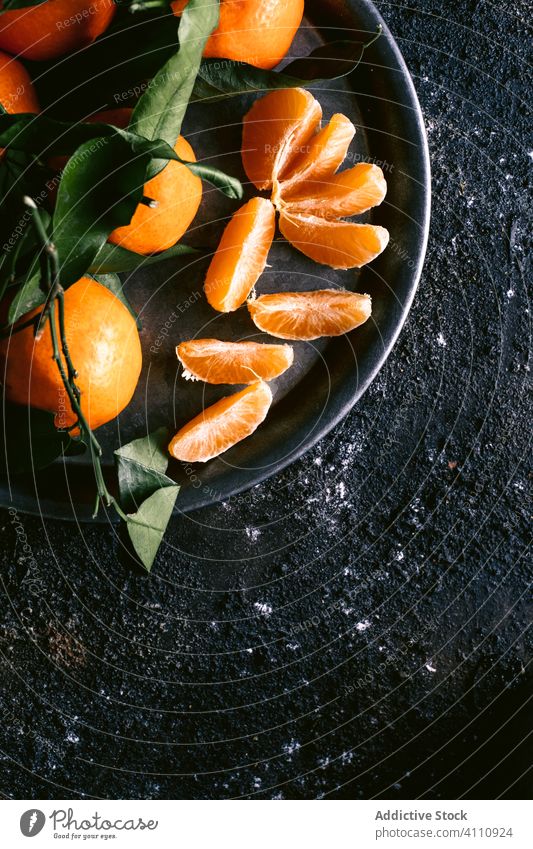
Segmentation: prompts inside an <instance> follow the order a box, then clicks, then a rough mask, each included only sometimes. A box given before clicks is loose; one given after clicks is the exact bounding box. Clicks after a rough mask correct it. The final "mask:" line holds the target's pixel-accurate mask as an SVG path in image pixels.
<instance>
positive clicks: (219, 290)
mask: <svg viewBox="0 0 533 849" xmlns="http://www.w3.org/2000/svg"><path fill="white" fill-rule="evenodd" d="M275 229H276V211H275V209H274V207H273V206H272V204H271V202H270V201H269V200H266V199H265V198H252V200H250V201H248V203H245V204H244V206H242V207H241V208H240V209H239V210H237V212H235V213H234V215H233V216H232V217H231V220H230V222H229V224H228V225H227V227H226V229H225V230H224V233H223V235H222V239H221V240H220V244H219V246H218V248H217V250H216V252H215V254H214V256H213V259H212V260H211V264H210V266H209V269H208V271H207V276H206V278H205V284H204V289H205V294H206V297H207V300H208V301H209V303H210V304H211V306H212V307H213V308H214V309H216V310H218V311H219V312H232V311H233V310H236V309H237V308H238V307H240V306H241V304H243V303H244V302H245V300H246V298H247V297H248V295H249V294H250V292H251V291H252V289H253V287H254V286H255V284H256V282H257V280H258V278H259V277H260V275H261V274H262V272H263V270H264V268H265V265H266V261H267V257H268V252H269V250H270V246H271V244H272V239H273V238H274V232H275Z"/></svg>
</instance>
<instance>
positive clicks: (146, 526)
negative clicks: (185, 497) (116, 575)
mask: <svg viewBox="0 0 533 849" xmlns="http://www.w3.org/2000/svg"><path fill="white" fill-rule="evenodd" d="M178 491H179V487H178V486H176V484H174V486H168V487H165V488H163V489H158V490H156V492H154V493H153V495H150V497H149V498H147V499H146V501H144V502H143V503H142V504H141V506H140V508H139V510H138V511H137V512H136V513H131V514H129V515H128V524H127V528H128V534H129V537H130V540H131V543H132V545H133V548H134V549H135V553H136V554H137V556H138V558H139V560H140V561H141V563H142V564H143V566H144V568H145V569H146V571H147V572H150V570H151V568H152V565H153V562H154V560H155V557H156V554H157V552H158V549H159V546H160V545H161V541H162V539H163V536H164V534H165V531H166V529H167V525H168V522H169V519H170V517H171V516H172V511H173V509H174V504H175V503H176V498H177V495H178Z"/></svg>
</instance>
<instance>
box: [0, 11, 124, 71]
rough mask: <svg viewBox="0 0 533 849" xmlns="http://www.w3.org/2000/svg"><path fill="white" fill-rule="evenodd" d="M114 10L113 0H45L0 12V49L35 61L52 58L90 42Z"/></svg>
mask: <svg viewBox="0 0 533 849" xmlns="http://www.w3.org/2000/svg"><path fill="white" fill-rule="evenodd" d="M2 5H3V0H0V9H1V8H2ZM115 10H116V6H115V4H114V3H113V0H46V2H44V3H40V4H39V5H37V6H26V7H23V8H22V9H10V10H9V11H7V12H4V13H3V14H2V15H0V49H1V50H7V52H8V53H13V54H14V55H16V56H22V57H23V58H24V59H32V60H35V61H45V60H47V59H56V58H57V57H58V56H63V55H64V54H65V53H72V52H73V51H74V50H79V49H80V47H85V45H87V44H91V42H93V41H94V40H95V38H98V36H99V35H101V34H102V33H103V32H105V30H106V29H107V27H108V26H109V24H110V23H111V21H112V20H113V17H114V15H115Z"/></svg>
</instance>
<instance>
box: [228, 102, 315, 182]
mask: <svg viewBox="0 0 533 849" xmlns="http://www.w3.org/2000/svg"><path fill="white" fill-rule="evenodd" d="M321 117H322V108H321V106H320V104H319V103H318V101H317V100H315V98H314V97H313V95H312V94H310V93H309V92H308V91H305V89H303V88H288V89H285V88H284V89H278V90H276V91H272V92H270V94H267V95H266V96H265V97H262V98H260V99H259V100H256V101H255V103H254V105H253V106H252V108H251V109H250V111H249V112H248V113H247V114H246V115H245V116H244V119H243V131H242V151H241V155H242V163H243V165H244V170H245V171H246V174H247V176H248V178H249V179H250V180H251V181H252V183H253V184H254V186H256V188H258V189H261V190H263V189H270V188H271V187H272V185H273V182H274V180H275V179H278V178H279V177H281V176H283V175H284V173H285V172H286V171H287V170H288V168H289V166H290V165H291V164H292V162H293V160H294V158H295V157H296V156H297V155H298V153H300V152H301V151H302V149H303V148H304V147H305V145H306V144H307V142H308V141H309V139H310V138H311V136H312V135H313V133H314V132H315V130H316V128H317V127H318V124H319V122H320V119H321Z"/></svg>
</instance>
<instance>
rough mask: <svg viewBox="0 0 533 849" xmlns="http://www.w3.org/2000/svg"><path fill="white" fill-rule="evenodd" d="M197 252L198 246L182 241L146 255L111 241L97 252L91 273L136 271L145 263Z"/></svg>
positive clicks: (148, 263) (150, 263) (149, 263)
mask: <svg viewBox="0 0 533 849" xmlns="http://www.w3.org/2000/svg"><path fill="white" fill-rule="evenodd" d="M197 253H199V251H198V250H197V249H196V248H191V247H189V245H183V244H181V243H180V244H177V245H174V246H173V247H172V248H168V250H166V251H162V252H161V253H160V254H156V255H155V256H144V254H136V253H134V252H133V251H127V250H126V248H121V247H120V245H111V244H110V243H109V242H105V244H103V245H102V247H101V248H100V250H99V251H98V253H97V254H96V256H95V258H94V260H93V262H92V265H91V267H90V269H89V271H90V273H91V274H109V273H111V272H117V273H118V272H121V271H135V270H136V269H137V268H144V267H145V265H155V263H158V262H162V261H163V260H165V259H174V257H177V256H187V255H189V254H197Z"/></svg>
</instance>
